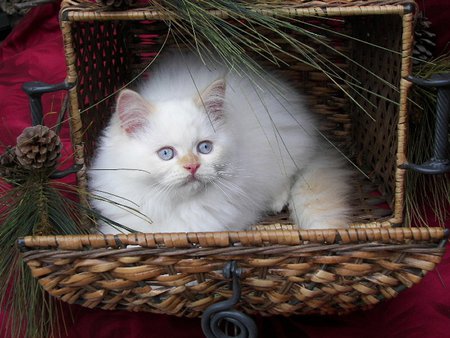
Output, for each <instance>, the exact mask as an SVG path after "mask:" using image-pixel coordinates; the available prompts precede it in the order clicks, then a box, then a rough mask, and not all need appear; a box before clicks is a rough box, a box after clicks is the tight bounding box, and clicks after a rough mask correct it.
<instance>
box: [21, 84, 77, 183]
mask: <svg viewBox="0 0 450 338" xmlns="http://www.w3.org/2000/svg"><path fill="white" fill-rule="evenodd" d="M74 86H75V83H69V82H67V81H64V82H62V83H57V84H48V83H44V82H39V81H34V82H26V83H24V85H23V86H22V89H23V91H24V92H25V93H27V95H28V97H29V98H30V110H31V122H32V125H33V126H36V125H39V124H41V125H42V124H44V114H43V112H42V100H41V99H42V95H43V94H46V93H51V92H56V91H59V90H69V89H71V88H73V87H74ZM64 111H65V110H64V109H62V111H61V114H60V116H59V117H58V126H57V129H56V132H57V133H58V132H59V128H60V126H59V124H60V123H61V122H62V120H63V117H64ZM81 168H82V166H81V165H76V164H75V165H73V166H72V167H71V168H69V169H66V170H63V171H58V170H57V171H54V172H53V173H52V174H51V175H50V178H52V179H59V178H63V177H66V176H68V175H70V174H74V173H76V172H77V171H79V170H80V169H81Z"/></svg>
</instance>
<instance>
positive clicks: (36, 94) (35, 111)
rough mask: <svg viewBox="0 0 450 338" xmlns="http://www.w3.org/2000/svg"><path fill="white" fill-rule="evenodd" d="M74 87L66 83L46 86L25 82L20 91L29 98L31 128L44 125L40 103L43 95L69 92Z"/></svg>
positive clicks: (40, 83)
mask: <svg viewBox="0 0 450 338" xmlns="http://www.w3.org/2000/svg"><path fill="white" fill-rule="evenodd" d="M74 86H75V83H68V82H67V81H64V82H62V83H57V84H48V83H44V82H38V81H33V82H26V83H25V84H24V85H23V86H22V89H23V91H24V92H25V93H27V94H28V97H29V98H30V110H31V121H32V124H33V126H36V125H38V124H43V123H44V116H43V114H42V101H41V97H42V95H43V94H45V93H51V92H56V91H58V90H69V89H71V88H73V87H74Z"/></svg>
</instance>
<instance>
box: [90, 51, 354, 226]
mask: <svg viewBox="0 0 450 338" xmlns="http://www.w3.org/2000/svg"><path fill="white" fill-rule="evenodd" d="M269 83H270V84H269ZM138 92H139V94H137V93H136V92H134V91H131V90H124V91H122V92H121V93H120V94H119V97H118V100H117V107H116V110H115V113H114V114H113V116H112V119H111V121H110V123H109V125H108V127H107V128H106V129H105V131H104V133H103V135H102V137H101V139H100V142H99V147H98V150H97V155H96V157H95V158H94V160H93V164H92V166H91V168H90V170H89V178H90V179H89V184H90V190H91V191H92V192H93V193H94V194H96V195H99V196H103V197H106V198H107V199H110V200H114V201H115V202H117V203H119V204H121V205H122V206H119V205H114V204H112V203H110V202H104V201H101V200H100V199H93V200H92V204H93V206H94V207H95V208H96V209H97V210H98V211H99V212H100V213H101V214H102V215H104V216H106V217H108V218H110V219H112V220H114V221H116V222H118V223H121V224H124V225H126V226H128V227H130V228H132V229H134V230H136V231H140V232H189V231H223V230H238V229H245V228H246V227H248V226H249V225H251V224H254V223H255V222H257V221H258V220H259V219H260V218H261V217H262V216H264V214H266V213H267V212H278V211H280V210H281V209H282V208H283V207H284V206H285V205H286V204H288V203H289V206H290V209H291V211H292V214H293V215H294V216H293V219H294V220H295V222H296V223H297V224H298V225H299V226H300V227H301V228H329V227H342V226H346V224H347V222H348V220H347V216H348V213H349V207H348V205H347V201H346V198H345V196H346V195H347V193H348V191H349V186H348V177H349V175H348V171H347V170H345V169H342V164H341V161H340V160H339V159H338V156H337V155H336V154H334V153H332V152H331V151H329V150H326V149H324V147H323V146H322V145H321V143H320V142H319V141H318V138H317V135H316V132H315V122H314V121H313V119H312V117H311V115H310V114H309V113H308V112H307V110H306V109H305V107H304V105H303V104H302V100H301V98H300V97H299V96H298V94H297V93H296V92H295V91H294V90H292V89H291V88H289V87H288V86H287V85H285V84H283V83H282V82H281V81H279V80H277V79H275V78H266V79H265V81H259V80H256V79H253V80H251V79H249V78H248V76H239V75H237V74H235V73H233V72H229V71H227V70H226V69H224V68H222V67H220V66H211V65H209V66H208V67H206V66H205V65H203V64H202V63H201V62H200V61H198V60H197V59H196V58H195V57H178V58H176V57H175V58H171V59H169V60H167V61H166V62H165V63H162V64H160V65H159V67H157V68H156V69H155V70H154V71H153V72H152V73H151V77H150V80H148V81H146V82H145V83H144V84H143V85H142V86H141V87H140V89H139V90H138ZM205 140H206V141H210V142H211V143H212V146H213V148H212V151H211V152H210V153H208V154H203V153H201V152H200V151H199V150H198V148H197V146H198V144H199V143H200V142H202V141H205ZM165 147H171V149H173V150H174V157H173V158H172V159H170V160H163V159H161V158H160V156H159V155H158V151H159V150H160V149H162V148H165ZM191 162H192V163H193V164H195V165H196V166H198V169H197V171H196V172H195V174H194V175H193V174H192V171H190V170H188V169H186V168H185V167H186V166H187V167H189V165H191V164H192V163H191ZM186 163H187V164H186ZM128 207H129V208H128ZM130 208H132V209H134V210H136V212H134V211H132V210H130ZM150 220H151V222H150ZM100 231H101V232H103V233H116V232H118V230H116V229H114V228H112V227H111V226H108V225H106V224H103V225H102V226H101V228H100Z"/></svg>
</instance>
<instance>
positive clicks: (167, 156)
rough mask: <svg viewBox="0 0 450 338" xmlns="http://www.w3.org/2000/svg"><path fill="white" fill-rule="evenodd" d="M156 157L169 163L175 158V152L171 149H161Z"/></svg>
mask: <svg viewBox="0 0 450 338" xmlns="http://www.w3.org/2000/svg"><path fill="white" fill-rule="evenodd" d="M158 156H159V157H160V158H161V159H162V160H164V161H169V160H171V159H173V157H174V156H175V150H174V149H173V148H171V147H164V148H161V149H159V150H158Z"/></svg>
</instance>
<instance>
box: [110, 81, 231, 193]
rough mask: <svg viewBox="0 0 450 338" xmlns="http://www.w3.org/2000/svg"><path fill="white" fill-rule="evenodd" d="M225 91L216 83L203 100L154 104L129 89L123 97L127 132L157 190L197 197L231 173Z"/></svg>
mask: <svg viewBox="0 0 450 338" xmlns="http://www.w3.org/2000/svg"><path fill="white" fill-rule="evenodd" d="M224 90H225V85H224V82H218V81H216V82H215V83H213V84H211V86H210V87H208V88H207V89H206V90H205V91H204V92H203V94H202V95H201V96H200V97H198V98H186V99H184V100H173V101H172V100H171V101H166V102H151V103H150V102H147V101H145V100H144V99H143V98H142V97H140V96H139V94H137V93H135V92H132V91H129V90H127V91H124V92H122V94H121V95H120V96H119V99H118V104H117V109H118V111H119V115H120V114H121V115H120V116H121V117H120V120H121V123H122V129H123V131H124V132H125V133H126V134H127V136H128V137H129V138H130V142H132V144H133V148H134V149H135V150H136V154H139V155H138V157H139V158H140V161H139V162H140V166H141V167H140V169H144V170H146V171H148V172H150V174H151V180H149V184H152V188H154V189H155V190H157V191H160V192H167V193H173V194H182V195H185V194H192V193H195V192H198V191H200V190H202V189H205V188H207V187H208V185H210V184H214V182H215V181H217V180H218V179H219V178H220V177H221V176H223V175H225V174H226V169H227V165H228V163H229V161H230V158H229V156H230V154H229V152H228V151H227V149H229V148H230V143H231V139H232V138H231V137H230V135H229V133H228V132H227V130H226V123H225V117H224V116H223V99H224ZM207 111H208V113H207ZM136 160H139V159H135V161H136ZM150 181H151V182H150Z"/></svg>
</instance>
